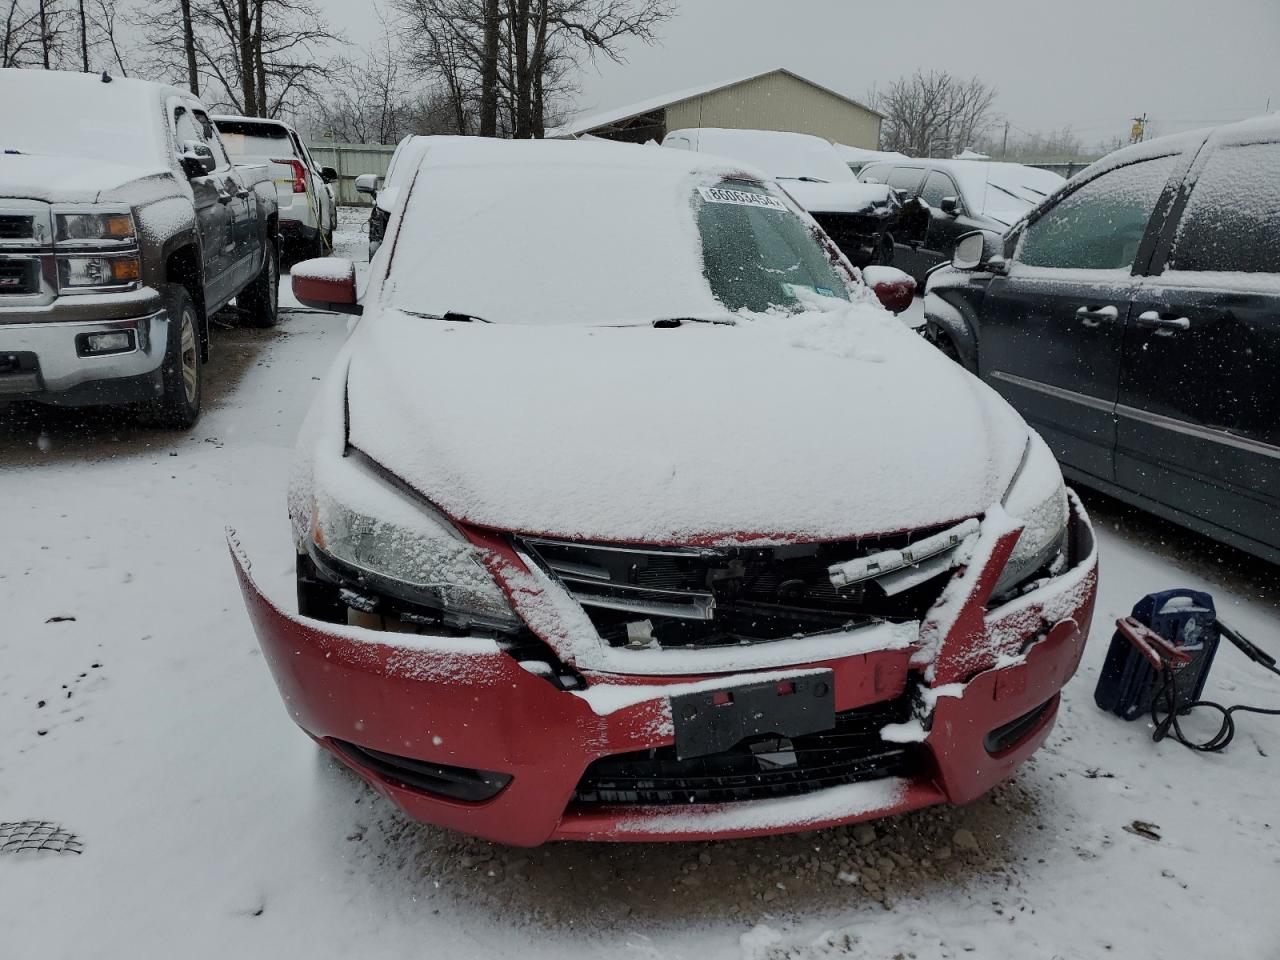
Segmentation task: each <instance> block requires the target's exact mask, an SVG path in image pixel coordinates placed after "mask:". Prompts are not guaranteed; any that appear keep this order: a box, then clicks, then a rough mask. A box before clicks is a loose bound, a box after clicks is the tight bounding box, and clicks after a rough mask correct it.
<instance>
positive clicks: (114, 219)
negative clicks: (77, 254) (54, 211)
mask: <svg viewBox="0 0 1280 960" xmlns="http://www.w3.org/2000/svg"><path fill="white" fill-rule="evenodd" d="M57 220H58V223H57V227H58V238H57V242H58V243H59V244H75V245H84V244H101V243H112V244H126V243H134V242H136V241H137V238H138V231H137V228H136V227H135V225H134V222H133V214H132V213H130V212H129V211H128V210H101V211H95V212H93V213H59V214H58V215H57Z"/></svg>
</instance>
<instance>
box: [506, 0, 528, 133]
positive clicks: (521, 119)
mask: <svg viewBox="0 0 1280 960" xmlns="http://www.w3.org/2000/svg"><path fill="white" fill-rule="evenodd" d="M529 3H530V0H514V3H513V4H512V9H511V16H512V22H511V46H512V47H513V48H514V50H515V54H516V76H515V81H516V83H515V86H516V129H515V133H514V136H515V138H516V139H517V140H528V139H529V138H530V137H532V136H533V102H532V100H533V77H532V76H531V75H530V73H529Z"/></svg>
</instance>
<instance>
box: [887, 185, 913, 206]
mask: <svg viewBox="0 0 1280 960" xmlns="http://www.w3.org/2000/svg"><path fill="white" fill-rule="evenodd" d="M890 189H891V190H893V195H894V196H895V197H897V198H898V202H899V203H906V202H907V201H908V200H910V199H911V194H909V193H907V191H905V190H903V189H902V188H901V187H891V188H890Z"/></svg>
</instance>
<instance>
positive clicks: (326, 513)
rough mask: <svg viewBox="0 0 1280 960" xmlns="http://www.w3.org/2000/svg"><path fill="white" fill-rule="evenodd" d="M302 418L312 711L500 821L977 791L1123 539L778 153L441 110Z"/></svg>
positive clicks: (937, 798)
mask: <svg viewBox="0 0 1280 960" xmlns="http://www.w3.org/2000/svg"><path fill="white" fill-rule="evenodd" d="M294 289H295V293H296V294H297V295H298V296H299V298H300V299H302V300H304V301H305V302H308V303H312V304H316V305H319V306H324V307H328V308H330V309H341V310H346V311H349V312H353V313H361V314H362V316H361V319H360V320H359V321H358V323H357V324H356V326H355V329H354V332H353V333H352V335H351V338H350V339H349V341H348V343H347V344H346V346H345V347H344V349H343V350H342V352H341V354H340V355H339V357H338V359H337V361H336V362H335V364H334V367H333V369H332V371H331V373H330V375H329V376H328V378H327V379H326V381H325V383H324V384H323V386H322V388H321V390H320V393H319V395H318V397H317V399H316V401H315V404H314V406H313V408H312V410H311V413H310V414H309V415H308V418H307V421H306V424H305V425H304V427H303V431H302V436H301V438H300V441H299V448H298V458H297V464H296V470H295V475H294V479H293V482H292V485H291V490H290V514H291V518H292V521H293V525H294V530H295V538H296V545H297V548H298V604H299V613H297V614H295V613H292V612H290V611H287V610H285V609H283V608H282V607H281V606H280V605H279V604H277V603H275V602H273V601H272V600H270V599H269V598H268V597H266V596H265V595H264V594H263V593H262V591H261V590H260V589H259V588H258V587H257V586H256V585H255V583H254V581H253V579H252V576H251V574H250V570H249V565H248V562H247V560H245V559H244V558H243V557H242V556H241V554H240V551H239V550H238V549H236V550H234V551H233V553H234V555H235V557H236V561H237V564H238V568H239V572H240V578H241V583H242V586H243V589H244V594H245V598H246V601H247V606H248V609H249V612H250V615H251V618H252V621H253V624H254V627H255V629H256V631H257V634H258V638H259V640H260V642H261V644H262V648H263V650H264V652H265V654H266V658H267V661H268V663H269V665H270V667H271V671H272V673H273V675H274V677H275V680H276V683H277V685H278V686H279V688H280V691H281V694H282V696H283V697H284V700H285V702H286V704H287V705H288V708H289V710H290V712H291V714H292V716H293V718H294V720H295V721H296V722H297V723H298V724H299V725H300V726H301V727H302V728H303V729H304V730H305V731H306V732H307V733H308V734H310V735H311V736H312V737H313V738H314V739H315V740H316V741H317V742H318V743H320V744H321V745H322V746H323V747H325V748H326V749H328V750H330V751H332V752H333V753H334V754H335V755H336V756H337V757H338V758H339V759H341V761H342V762H343V763H345V764H347V765H348V766H350V767H351V768H352V769H353V770H355V771H356V772H357V773H358V774H359V775H360V776H362V777H363V778H364V779H365V780H367V781H368V782H369V783H370V784H372V785H373V786H374V787H375V788H376V789H377V790H379V791H380V792H382V793H383V794H385V795H386V796H387V797H389V798H390V799H392V800H393V801H394V802H395V803H396V804H398V805H399V806H400V807H401V808H403V809H404V810H405V811H406V812H408V813H409V814H410V815H412V816H414V817H417V818H419V819H421V820H424V821H428V822H430V823H434V824H439V825H442V826H446V827H450V828H454V829H457V830H461V831H465V832H467V833H470V834H475V835H479V836H483V837H487V838H490V839H493V840H496V841H500V842H505V843H510V844H517V845H525V846H529V845H535V844H539V843H543V842H545V841H547V840H552V839H582V840H677V839H697V838H709V837H740V836H750V835H757V834H766V833H777V832H784V831H793V830H810V829H815V828H819V827H825V826H831V825H835V824H842V823H848V822H852V821H856V820H864V819H870V818H874V817H881V816H884V815H886V814H890V813H895V812H898V811H903V810H909V809H913V808H916V807H921V806H925V805H928V804H933V803H941V802H950V803H966V802H968V801H970V800H973V799H974V798H976V797H978V796H979V795H981V794H982V793H984V792H985V791H987V790H988V789H990V788H991V787H992V786H993V785H995V784H996V783H998V782H1000V781H1001V780H1003V779H1004V778H1006V777H1008V776H1009V775H1010V774H1011V773H1012V772H1013V771H1014V769H1015V768H1016V767H1017V766H1018V765H1019V764H1020V763H1022V761H1024V760H1025V759H1026V758H1027V757H1028V756H1030V755H1031V754H1032V753H1033V752H1034V751H1035V750H1036V749H1037V748H1038V747H1039V746H1040V744H1041V743H1043V741H1044V739H1045V737H1046V736H1047V735H1048V732H1049V730H1050V728H1051V727H1052V725H1053V723H1054V720H1055V718H1056V715H1057V709H1058V703H1059V694H1060V691H1061V689H1062V687H1063V685H1064V684H1065V683H1066V682H1067V681H1068V680H1069V679H1070V678H1071V676H1072V674H1073V673H1074V672H1075V670H1076V667H1077V665H1078V663H1079V661H1080V656H1081V653H1082V651H1083V647H1084V642H1085V638H1086V636H1087V634H1088V629H1089V624H1090V620H1091V618H1092V612H1093V604H1094V597H1095V591H1096V581H1097V559H1096V551H1095V547H1094V539H1093V533H1092V529H1091V527H1090V524H1089V520H1088V518H1087V516H1086V515H1085V513H1084V511H1083V509H1082V508H1081V506H1080V504H1079V502H1078V501H1077V500H1076V499H1075V497H1074V495H1072V494H1071V493H1070V492H1069V491H1068V490H1066V488H1065V487H1064V485H1063V481H1062V475H1061V473H1060V472H1059V470H1058V467H1057V465H1056V463H1055V462H1054V460H1053V457H1052V455H1051V454H1050V453H1049V451H1048V449H1047V448H1046V447H1045V445H1044V443H1043V441H1041V440H1040V438H1039V437H1038V436H1036V435H1035V434H1034V433H1033V432H1032V431H1030V430H1029V429H1028V428H1027V426H1026V424H1025V423H1024V422H1023V421H1022V420H1021V418H1020V417H1018V415H1017V414H1016V413H1014V412H1013V411H1012V409H1011V408H1009V407H1008V405H1007V404H1005V403H1004V401H1003V400H1001V399H1000V398H999V397H998V396H997V395H996V394H995V393H994V392H993V391H991V390H989V389H988V388H987V387H985V386H984V385H983V384H982V383H981V382H980V381H978V380H977V379H976V378H974V377H972V376H970V375H969V374H968V373H966V372H965V371H963V370H962V369H961V368H960V367H959V366H957V365H955V364H952V363H949V362H948V361H947V360H946V359H945V358H944V357H942V356H941V355H940V354H938V353H937V351H935V350H933V349H932V348H930V346H929V345H928V344H927V343H925V342H924V341H923V340H922V339H920V338H919V337H917V336H915V335H914V334H912V333H911V332H910V331H909V330H907V329H906V328H905V327H903V326H902V325H901V324H900V323H899V322H898V321H897V320H895V319H894V318H893V316H892V315H891V314H889V313H888V312H887V311H885V310H884V309H882V308H881V307H880V306H879V305H878V304H877V302H876V300H875V297H874V296H873V295H872V294H871V293H870V291H869V290H868V289H867V288H866V287H865V286H864V285H863V284H862V282H861V279H860V277H859V275H858V274H857V272H856V271H854V270H853V269H852V268H851V267H850V266H849V264H848V262H847V261H845V260H844V259H843V258H842V257H841V256H840V255H839V253H838V252H836V251H835V249H834V247H833V246H832V245H831V244H830V242H829V241H827V240H826V238H825V237H824V236H823V235H822V234H821V231H820V230H819V229H818V228H817V226H816V224H814V222H813V221H812V220H811V219H810V218H809V217H808V216H807V215H806V214H804V213H803V211H801V210H799V208H797V207H795V205H794V203H793V202H792V201H790V199H789V198H788V197H787V196H786V194H785V193H784V192H783V191H781V190H779V189H778V188H777V187H776V186H775V185H774V184H772V183H770V182H769V181H768V180H767V179H766V178H765V177H763V176H762V175H759V174H755V173H753V172H751V171H749V170H745V171H744V170H743V169H742V168H741V167H739V166H736V165H733V166H730V165H728V164H726V163H724V162H721V161H717V160H715V159H714V158H708V157H698V156H692V155H688V154H684V153H680V152H677V151H658V150H653V149H645V148H642V147H633V146H626V145H610V144H588V143H545V142H542V143H539V142H528V143H512V142H497V141H484V142H475V141H468V140H459V139H453V138H440V139H439V141H438V142H436V143H434V144H433V145H431V146H430V147H429V149H427V150H426V151H425V153H424V156H423V158H422V160H421V164H420V166H419V169H418V172H417V174H416V176H415V177H414V178H413V181H412V183H411V184H409V185H408V186H407V187H406V189H405V190H404V191H403V196H402V197H401V198H400V200H399V201H398V204H397V210H396V211H395V212H393V214H392V218H391V222H390V224H389V227H388V232H387V238H386V241H385V242H384V244H383V245H382V247H381V249H380V251H379V253H378V256H377V257H376V258H375V259H374V261H373V263H372V265H371V268H370V275H369V279H368V283H367V284H366V285H365V286H364V289H362V290H361V291H360V292H359V294H357V290H356V284H355V274H354V269H353V267H352V265H351V264H350V263H346V262H343V261H335V260H322V261H312V262H310V263H308V264H303V265H301V266H300V267H298V268H297V269H296V270H295V272H294Z"/></svg>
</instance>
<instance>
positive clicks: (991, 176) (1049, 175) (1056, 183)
mask: <svg viewBox="0 0 1280 960" xmlns="http://www.w3.org/2000/svg"><path fill="white" fill-rule="evenodd" d="M984 166H985V167H986V183H985V185H984V189H983V192H982V208H981V209H982V213H984V214H986V215H987V216H988V217H991V218H992V219H995V220H999V221H1000V222H1001V223H1003V224H1005V225H1006V226H1008V225H1011V224H1014V223H1016V222H1017V221H1018V220H1020V219H1021V218H1022V217H1023V216H1024V215H1025V214H1026V213H1027V212H1028V211H1029V210H1031V208H1032V207H1034V206H1035V205H1036V204H1038V203H1039V202H1040V201H1041V200H1043V199H1044V198H1045V197H1047V196H1049V194H1051V193H1053V191H1054V190H1057V189H1058V187H1060V186H1062V184H1063V183H1064V182H1065V181H1064V180H1063V178H1062V177H1060V176H1058V175H1057V174H1056V173H1053V172H1052V171H1049V170H1037V169H1036V168H1034V167H1024V166H1022V164H1018V163H988V164H984Z"/></svg>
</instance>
